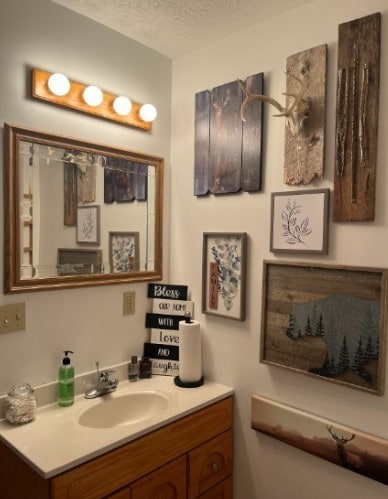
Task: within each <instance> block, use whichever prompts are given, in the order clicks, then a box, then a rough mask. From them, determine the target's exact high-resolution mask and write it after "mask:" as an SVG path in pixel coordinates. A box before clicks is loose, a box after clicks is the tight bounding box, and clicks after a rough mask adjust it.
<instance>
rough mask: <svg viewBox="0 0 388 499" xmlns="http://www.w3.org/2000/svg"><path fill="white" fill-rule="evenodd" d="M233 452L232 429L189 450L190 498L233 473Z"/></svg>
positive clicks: (192, 498)
mask: <svg viewBox="0 0 388 499" xmlns="http://www.w3.org/2000/svg"><path fill="white" fill-rule="evenodd" d="M232 453H233V438H232V431H231V430H228V431H226V432H224V433H222V434H221V435H219V436H218V437H215V438H213V439H212V440H209V441H208V442H206V443H205V444H202V445H201V446H199V447H197V448H196V449H194V450H192V451H191V452H189V454H188V457H189V461H188V463H189V487H188V490H189V494H188V497H189V499H194V498H195V497H198V496H200V495H201V494H203V493H204V492H206V491H207V490H208V489H210V488H211V487H213V486H214V485H215V484H217V483H218V482H220V481H221V480H224V479H225V478H227V477H228V476H229V475H231V474H232ZM215 497H217V496H215ZM220 497H222V496H220Z"/></svg>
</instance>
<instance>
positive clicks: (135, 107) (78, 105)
mask: <svg viewBox="0 0 388 499" xmlns="http://www.w3.org/2000/svg"><path fill="white" fill-rule="evenodd" d="M51 75H52V73H50V72H49V71H44V70H43V69H36V68H33V69H32V97H33V98H35V99H40V100H44V101H46V102H51V103H52V104H56V105H58V106H64V107H68V108H70V109H74V110H76V111H80V112H82V113H86V114H90V115H92V116H97V117H99V118H105V119H107V120H111V121H115V122H116V123H120V124H121V125H126V126H130V127H135V128H140V129H142V130H145V131H151V130H152V123H151V122H146V121H143V120H142V119H141V118H140V116H139V109H140V107H141V104H139V103H137V102H133V101H132V110H131V112H130V113H129V114H128V115H127V116H121V115H120V114H117V113H116V112H115V111H114V109H113V102H114V100H115V99H116V97H117V95H113V94H111V93H109V92H105V91H103V96H104V99H103V101H102V103H101V104H100V105H99V106H96V107H93V106H89V105H88V104H86V103H85V102H84V100H83V98H82V93H83V91H84V90H85V88H86V87H87V86H88V85H85V84H84V83H79V82H77V81H74V80H70V91H69V93H68V94H67V95H64V96H58V95H54V94H53V93H51V92H50V90H49V88H48V85H47V82H48V79H49V78H50V76H51Z"/></svg>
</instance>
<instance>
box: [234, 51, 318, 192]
mask: <svg viewBox="0 0 388 499" xmlns="http://www.w3.org/2000/svg"><path fill="white" fill-rule="evenodd" d="M326 53H327V46H326V45H319V46H318V47H313V48H311V49H308V50H304V51H303V52H298V53H297V54H293V55H290V56H289V57H287V64H286V75H287V77H286V91H285V93H284V94H283V95H285V96H286V103H285V105H284V106H282V105H281V104H280V103H279V102H278V101H277V100H275V99H273V98H272V97H269V96H267V95H262V94H261V93H260V92H259V91H256V93H254V91H253V90H252V89H251V88H250V86H249V85H247V84H246V83H243V82H242V81H241V80H237V81H238V83H239V85H240V87H241V89H242V93H243V97H244V98H243V102H242V104H241V108H240V115H241V119H242V120H243V121H245V120H247V121H249V122H252V121H253V120H252V118H250V119H249V120H248V117H249V116H251V117H252V115H255V116H256V114H255V112H256V111H254V103H255V101H256V103H257V102H258V101H259V102H267V103H268V104H270V105H271V106H274V107H275V108H276V110H277V111H278V113H277V114H275V116H282V117H284V118H285V137H284V139H285V140H284V175H283V179H284V183H285V184H289V185H298V184H304V185H306V184H309V183H310V182H312V180H313V179H314V178H322V177H323V164H324V150H325V107H326Z"/></svg>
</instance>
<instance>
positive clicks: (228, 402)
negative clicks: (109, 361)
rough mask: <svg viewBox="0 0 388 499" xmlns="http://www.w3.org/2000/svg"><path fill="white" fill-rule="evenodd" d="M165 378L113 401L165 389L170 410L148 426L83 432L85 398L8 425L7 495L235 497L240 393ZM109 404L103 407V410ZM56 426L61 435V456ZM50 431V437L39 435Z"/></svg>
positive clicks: (1, 448)
mask: <svg viewBox="0 0 388 499" xmlns="http://www.w3.org/2000/svg"><path fill="white" fill-rule="evenodd" d="M160 378H163V379H161V380H155V378H152V380H144V383H143V382H139V383H136V384H128V383H127V386H125V387H124V388H122V389H121V391H119V390H118V392H117V394H116V393H115V394H114V397H113V399H115V398H116V399H120V397H123V396H125V395H126V393H128V390H129V391H130V390H137V393H138V392H139V391H140V392H141V391H146V392H147V391H148V392H149V391H150V390H151V388H150V387H151V386H152V387H153V388H152V390H155V391H156V392H158V393H159V391H160V390H161V388H160V387H161V386H162V385H163V390H164V394H165V395H166V396H168V397H169V406H168V408H167V409H164V410H161V414H160V415H157V416H155V417H152V418H150V419H148V420H147V421H141V422H135V423H131V424H128V425H126V424H119V425H118V426H115V427H113V428H106V427H105V428H101V427H98V428H96V427H95V428H91V427H83V426H82V425H80V424H79V421H81V420H82V415H83V414H85V407H88V409H87V410H89V409H90V407H89V406H87V404H88V403H90V401H85V400H82V399H79V400H76V403H75V405H74V406H73V407H71V408H66V412H65V410H62V409H60V408H57V407H50V408H42V410H41V411H38V415H37V418H36V421H34V422H32V423H29V424H27V425H23V426H20V427H11V425H9V424H8V423H7V422H1V423H0V435H1V439H0V483H1V493H2V497H5V498H7V499H16V498H18V499H21V498H23V499H26V498H28V499H49V498H53V499H65V498H66V499H69V498H73V499H74V498H77V499H93V498H106V499H107V498H110V499H155V498H160V499H173V498H175V499H186V498H188V499H194V498H199V497H201V498H206V499H231V498H232V445H233V444H232V412H233V404H232V394H233V391H232V390H231V389H229V388H227V387H223V386H222V385H218V384H215V383H205V385H204V386H203V387H200V388H196V389H183V388H178V387H175V386H173V385H171V384H172V379H167V380H166V379H165V378H164V377H160ZM152 382H154V383H152ZM155 383H156V384H157V386H156V388H155ZM130 385H138V386H137V387H136V388H132V387H131V386H130ZM167 385H168V390H167V389H166V388H165V386H166V387H167ZM170 385H171V386H170ZM104 403H106V400H105V401H96V402H95V404H96V407H97V410H98V409H99V407H101V406H102V404H104ZM108 403H109V402H108ZM85 404H86V405H85ZM55 414H56V416H55ZM63 414H65V417H63ZM61 420H62V421H61ZM70 421H73V423H70ZM96 421H97V422H98V418H97V420H96ZM72 424H73V427H72V432H70V430H69V429H70V427H71V425H72ZM96 424H98V423H96ZM34 425H35V427H34ZM53 426H57V430H58V431H62V436H59V437H58V438H59V440H62V442H61V443H62V444H63V447H62V451H63V452H62V457H58V456H57V453H58V448H59V447H58V440H56V441H53V433H54V432H55V431H56V430H55V429H54V428H53ZM44 428H46V435H45V434H44V433H43V434H41V435H40V436H39V433H40V432H41V431H42V430H44ZM18 434H19V435H18ZM39 442H40V443H39ZM39 448H40V449H39ZM72 448H73V450H72ZM50 453H51V456H52V457H51V459H50ZM50 463H51V464H50Z"/></svg>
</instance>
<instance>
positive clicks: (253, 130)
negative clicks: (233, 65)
mask: <svg viewBox="0 0 388 499" xmlns="http://www.w3.org/2000/svg"><path fill="white" fill-rule="evenodd" d="M263 82H264V75H263V73H259V74H256V75H253V76H248V78H247V79H246V88H247V90H248V91H249V92H251V93H252V94H262V93H263V92H264V90H263V86H264V83H263ZM240 108H241V107H240ZM245 118H246V121H243V122H242V143H241V188H242V190H243V191H245V192H252V191H260V190H261V177H262V164H261V158H262V156H261V147H262V136H263V105H262V103H261V102H259V101H254V102H252V103H251V105H250V106H249V108H248V109H247V112H246V115H245Z"/></svg>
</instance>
